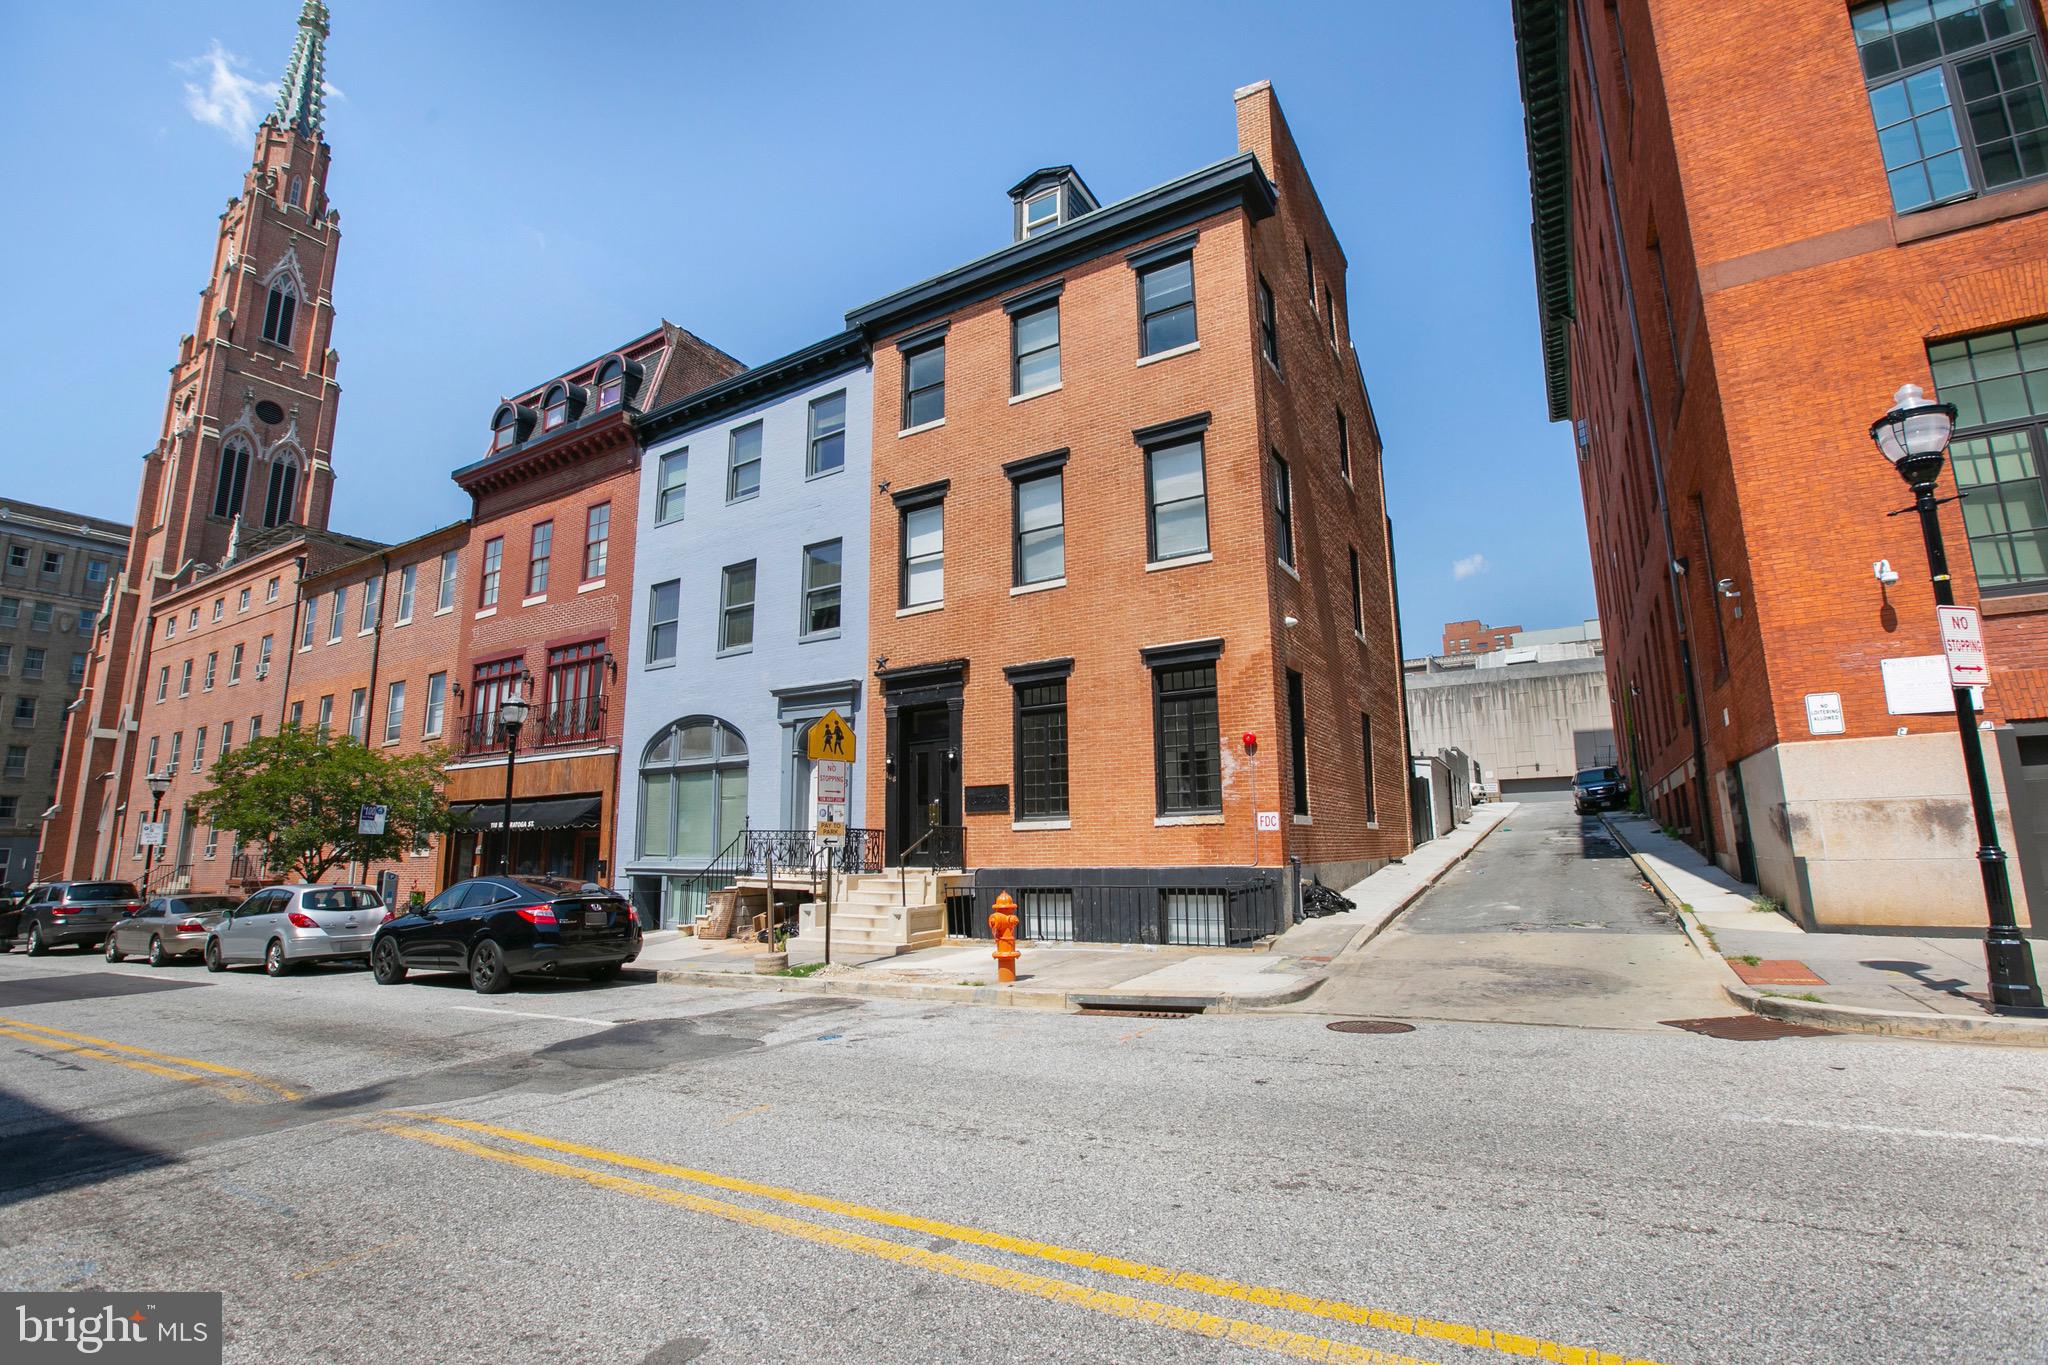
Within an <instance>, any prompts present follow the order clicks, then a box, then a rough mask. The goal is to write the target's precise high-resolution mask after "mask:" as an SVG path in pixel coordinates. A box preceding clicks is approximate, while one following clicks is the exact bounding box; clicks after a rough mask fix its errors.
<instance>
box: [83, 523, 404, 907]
mask: <svg viewBox="0 0 2048 1365" xmlns="http://www.w3.org/2000/svg"><path fill="white" fill-rule="evenodd" d="M375 548H377V547H376V546H375V543H374V542H371V541H366V540H360V539H357V538H356V537H353V536H342V535H336V534H334V533H333V532H329V531H316V530H311V529H309V528H307V527H303V526H280V527H275V528H272V529H270V530H266V531H256V532H251V533H248V534H247V535H244V536H242V537H239V538H238V539H237V543H236V546H235V553H234V557H233V559H232V560H231V561H230V562H229V563H228V564H227V565H226V566H224V567H221V568H217V569H214V568H212V567H211V566H208V567H209V568H210V569H211V571H210V572H208V573H207V574H206V575H205V576H203V577H200V578H198V579H197V581H195V582H192V583H188V584H186V585H185V586H184V587H182V588H179V589H177V590H175V591H171V592H166V593H162V594H161V595H159V596H158V597H157V598H156V599H155V600H154V601H153V602H152V604H151V608H152V609H151V613H150V616H149V618H148V620H149V622H150V639H149V641H148V642H147V648H146V652H145V653H144V654H143V657H144V658H146V659H147V660H148V661H149V665H150V672H149V673H148V675H147V676H146V677H145V678H144V679H142V680H141V688H140V696H139V697H138V699H137V700H138V705H137V708H136V713H135V715H136V719H135V725H134V728H133V731H132V733H133V736H134V738H133V741H132V744H133V765H132V769H131V771H130V773H129V774H128V777H127V781H126V783H125V785H123V786H122V787H121V788H120V789H119V794H118V803H117V807H116V808H117V809H118V810H122V811H125V812H126V819H125V820H124V821H123V822H122V826H121V834H120V836H119V839H118V842H116V841H113V840H109V841H108V842H107V843H105V844H104V845H103V846H102V847H100V848H98V849H96V850H88V851H89V852H91V853H92V854H93V857H92V858H91V861H90V864H89V865H90V866H91V867H92V869H93V870H92V874H91V875H95V876H118V877H126V878H129V879H132V880H140V878H141V876H142V872H143V864H144V861H145V859H144V856H143V848H142V846H141V845H140V843H138V842H137V839H138V836H139V834H140V831H139V829H138V826H139V824H140V823H141V822H142V821H143V820H144V819H146V818H147V817H148V815H149V812H150V810H151V809H152V802H151V793H150V790H149V786H148V779H149V776H150V774H151V773H162V774H164V775H165V776H167V777H168V778H170V785H169V787H168V788H167V789H166V791H165V793H164V797H163V802H162V815H163V819H164V823H165V827H166V828H165V842H164V847H163V848H162V849H160V850H159V851H158V852H157V854H156V855H155V856H154V858H153V859H150V860H149V861H150V863H151V872H150V877H151V884H152V886H153V887H157V888H167V889H187V888H189V889H191V890H195V891H225V890H230V889H233V888H236V887H239V886H244V885H247V884H249V883H251V882H253V881H255V880H258V879H259V876H258V870H257V869H254V868H252V867H250V866H248V865H247V864H243V865H240V866H238V865H237V859H236V855H237V853H238V851H239V850H237V849H236V847H235V844H234V835H233V834H232V833H229V832H227V831H221V830H214V829H210V828H208V827H206V826H204V825H203V824H201V823H200V821H199V819H198V817H197V815H196V814H195V813H194V812H193V810H192V809H191V801H192V798H193V797H194V796H196V795H198V794H199V793H200V792H201V791H203V790H205V789H206V787H207V786H208V785H209V783H208V782H207V779H206V773H207V771H208V770H209V769H211V768H212V766H213V763H214V760H216V759H217V758H219V757H220V756H221V754H223V753H225V752H227V751H228V750H229V749H231V748H234V747H236V746H238V745H242V744H246V743H248V742H249V741H250V740H251V739H253V738H256V737H257V736H259V735H266V734H275V733H276V732H277V730H278V729H279V727H281V726H282V725H284V724H285V722H286V721H287V720H288V719H289V717H290V710H289V707H288V705H287V697H288V689H289V684H290V678H291V668H292V654H293V650H294V646H295V642H296V641H297V640H298V638H299V635H300V628H301V623H302V622H303V621H304V620H305V616H306V601H305V598H304V597H303V595H302V593H301V586H302V584H303V582H304V581H305V580H306V579H307V578H308V577H309V576H318V575H320V574H322V573H324V572H326V571H327V570H329V569H331V568H333V567H334V566H336V565H339V564H344V563H348V562H350V561H352V560H354V559H355V558H356V557H357V556H358V555H361V554H362V553H363V552H364V551H365V550H374V549H375ZM73 714H74V716H75V715H76V714H77V713H76V712H74V713H73Z"/></svg>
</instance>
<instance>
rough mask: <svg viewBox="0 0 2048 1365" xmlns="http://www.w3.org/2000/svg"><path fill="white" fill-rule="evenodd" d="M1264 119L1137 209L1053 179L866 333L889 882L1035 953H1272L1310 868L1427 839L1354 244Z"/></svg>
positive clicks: (1252, 108) (1390, 852)
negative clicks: (1007, 932)
mask: <svg viewBox="0 0 2048 1365" xmlns="http://www.w3.org/2000/svg"><path fill="white" fill-rule="evenodd" d="M1236 108H1237V123H1238V147H1239V152H1238V154H1237V155H1235V156H1233V157H1231V158H1229V159H1228V160H1225V161H1221V162H1218V163H1216V164H1215V165H1213V166H1209V167H1206V168H1204V169H1202V170H1198V171H1195V172H1193V173H1191V174H1189V175H1186V176H1183V177H1181V178H1180V179H1178V180H1174V181H1171V182H1169V183H1167V184H1165V185H1162V186H1160V187H1158V188H1156V189H1153V190H1150V191H1147V192H1145V193H1143V194H1139V195H1135V196H1132V197H1131V198H1129V199H1125V200H1122V201H1120V202H1116V203H1111V204H1107V205H1099V204H1098V203H1097V201H1096V200H1095V197H1094V195H1093V194H1092V193H1090V192H1089V190H1088V188H1087V186H1086V184H1085V183H1084V182H1083V181H1082V180H1081V178H1080V177H1079V176H1078V175H1077V174H1076V173H1075V172H1074V170H1073V168H1072V167H1067V166H1057V167H1050V168H1047V169H1046V170H1043V171H1040V172H1038V173H1036V174H1034V175H1033V176H1030V177H1028V178H1027V179H1026V180H1024V181H1023V182H1021V183H1020V184H1018V185H1017V186H1015V187H1014V188H1013V189H1012V191H1011V197H1012V199H1013V200H1014V201H1015V205H1016V207H1015V211H1014V215H1013V221H1014V224H1015V236H1016V240H1015V241H1014V242H1013V243H1012V244H1011V245H1009V246H1007V247H1005V248H1003V249H1002V250H1000V251H997V252H995V253H993V254H992V255H989V256H985V257H982V258H981V259H979V260H976V261H972V262H970V263H968V264H966V265H964V266H961V267H959V268H957V269H954V270H950V271H948V272H946V273H945V274H942V275H939V276H937V277H935V278H933V279H931V280H928V281H926V282H924V283H922V284H919V285H915V286H913V287H911V288H909V289H906V290H902V291H900V292H898V293H896V294H893V295H890V296H889V297H887V298H884V299H881V300H879V301H877V302H875V303H873V304H870V305H867V306H866V307H863V308H859V309H856V310H854V311H853V312H852V313H850V314H849V315H848V318H847V321H848V324H849V325H850V326H854V327H859V328H861V329H863V330H864V331H865V332H866V333H867V334H868V335H869V336H870V338H871V340H872V345H873V354H874V386H875V395H876V399H875V413H874V424H875V425H874V475H875V478H876V480H877V489H876V492H875V495H874V500H873V517H872V521H871V527H870V537H871V542H870V543H871V545H872V546H873V554H874V557H875V561H876V563H875V569H874V572H873V574H872V576H871V583H872V588H871V592H872V598H871V603H870V609H869V617H870V626H869V632H870V647H871V651H872V652H873V653H874V654H875V655H876V656H877V659H876V677H877V680H878V682H879V691H880V700H881V702H882V707H881V708H880V709H881V712H882V715H881V717H880V719H881V721H882V723H881V725H879V726H871V727H870V732H869V734H868V736H867V737H866V739H865V744H866V749H865V757H866V760H867V761H866V762H865V763H864V766H863V776H864V778H865V780H866V781H867V783H868V788H867V809H868V811H869V812H870V818H871V820H872V819H874V818H875V817H876V816H879V817H880V820H881V822H882V823H883V824H885V826H886V841H887V847H888V856H889V858H890V860H891V861H892V862H893V861H895V860H897V859H899V858H901V857H903V856H904V854H905V852H906V851H907V850H908V851H911V852H912V856H913V858H915V859H917V860H920V861H921V860H922V858H923V857H933V856H935V857H936V858H937V859H938V860H940V861H941V862H942V863H946V864H947V865H953V864H956V863H958V862H962V861H964V862H965V863H966V864H967V865H969V866H972V867H975V868H977V869H979V876H978V885H979V888H980V891H981V893H982V895H983V896H984V897H985V898H987V897H993V895H994V893H995V892H996V891H997V890H1004V889H1007V890H1011V891H1013V892H1016V893H1019V895H1020V898H1021V899H1022V900H1023V901H1024V908H1025V912H1026V926H1025V931H1026V933H1027V934H1030V935H1031V936H1034V937H1063V936H1064V937H1076V938H1096V939H1101V938H1127V939H1147V940H1153V941H1158V940H1160V939H1162V938H1163V939H1167V940H1171V941H1211V942H1222V941H1242V940H1243V939H1245V938H1248V937H1252V936H1255V934H1256V933H1258V932H1266V931H1268V928H1269V927H1270V925H1271V924H1272V923H1273V920H1272V916H1274V915H1276V914H1277V915H1280V916H1284V914H1285V910H1286V898H1287V896H1288V895H1289V894H1290V893H1291V890H1292V885H1291V877H1290V875H1289V874H1288V872H1287V869H1288V868H1289V866H1290V860H1292V859H1298V860H1299V861H1300V863H1301V864H1302V865H1303V866H1304V868H1305V870H1306V871H1307V872H1308V873H1309V874H1310V875H1320V876H1321V877H1323V879H1324V880H1326V881H1329V882H1333V883H1335V884H1338V885H1345V884H1348V881H1350V880H1355V879H1356V878H1358V877H1361V876H1363V875H1365V874H1366V873H1368V872H1369V871H1371V870H1372V869H1374V868H1375V867H1377V866H1379V865H1380V864H1381V863H1383V862H1384V861H1385V860H1387V859H1388V858H1391V857H1396V856H1399V855H1401V854H1402V853H1405V852H1406V851H1407V850H1408V847H1409V834H1408V818H1407V790H1408V784H1407V779H1406V771H1407V757H1406V754H1405V753H1404V751H1403V741H1402V734H1403V730H1402V717H1401V704H1400V673H1399V670H1400V661H1399V655H1398V647H1397V646H1396V644H1395V631H1394V626H1393V616H1394V605H1393V598H1392V592H1391V586H1390V583H1391V575H1390V572H1389V552H1388V533H1387V523H1386V517H1385V508H1384V503H1383V497H1382V490H1381V481H1380V442H1379V435H1378V431H1377V428H1376V427H1375V424H1374V421H1373V414H1372V408H1371V404H1370V401H1369V400H1368V398H1367V396H1366V391H1365V387H1364V383H1363V380H1362V377H1361V375H1360V372H1359V369H1358V361H1357V356H1356V353H1355V352H1354V351H1353V349H1352V347H1351V342H1350V336H1349V331H1348V328H1347V326H1346V320H1347V319H1348V318H1349V316H1350V301H1349V298H1348V297H1347V294H1346V287H1345V286H1346V280H1345V270H1346V263H1345V259H1344V254H1343V250H1342V248H1341V247H1340V246H1339V244H1338V243H1337V240H1336V238H1335V236H1334V234H1333V233H1332V231H1331V228H1330V225H1329V222H1328V220H1327V218H1326V217H1325V216H1324V214H1323V211H1322V208H1321V206H1320V204H1319V203H1318V201H1317V199H1316V194H1315V189H1314V186H1313V185H1312V184H1311V182H1310V180H1309V178H1308V174H1307V171H1306V169H1305V168H1304V167H1303V165H1302V162H1301V158H1300V155H1299V153H1298V152H1297V151H1296V149H1295V146H1294V142H1293V138H1292V136H1291V135H1290V134H1289V132H1288V130H1287V125H1286V122H1285V120H1284V119H1283V118H1282V117H1281V114H1280V109H1279V105H1278V103H1277V101H1276V100H1275V99H1274V97H1273V93H1272V90H1271V88H1270V87H1269V86H1268V85H1266V84H1264V83H1261V84H1258V85H1254V86H1251V87H1248V88H1246V89H1244V90H1241V91H1239V92H1238V94H1237V102H1236ZM892 560H893V561H894V562H893V563H892V562H890V561H892ZM1248 737H1255V740H1256V743H1255V745H1254V744H1248V743H1247V742H1246V739H1247V738H1248ZM934 814H936V817H937V818H936V820H934V819H933V815H934ZM1261 816H1263V817H1264V818H1260V817H1261ZM934 826H936V827H937V829H936V832H934ZM921 839H922V840H924V841H925V842H924V844H923V845H922V846H920V843H919V841H920V840H921ZM963 844H964V847H962V845H963ZM920 847H921V849H922V851H921V853H920V852H919V850H920ZM1276 871H1277V872H1278V873H1279V875H1277V876H1276V875H1275V873H1276ZM1226 902H1227V904H1228V908H1227V910H1226V909H1225V908H1224V907H1225V904H1226ZM986 908H987V907H986V906H981V907H980V909H981V910H984V911H985V910H986ZM983 918H984V917H983V915H981V914H979V913H977V914H975V915H974V916H973V917H972V925H971V927H973V928H974V929H975V931H976V932H982V931H983V930H982V929H981V921H982V919H983ZM1226 918H1227V919H1228V921H1229V922H1228V925H1227V927H1226V925H1225V924H1224V923H1223V921H1224V920H1225V919H1226Z"/></svg>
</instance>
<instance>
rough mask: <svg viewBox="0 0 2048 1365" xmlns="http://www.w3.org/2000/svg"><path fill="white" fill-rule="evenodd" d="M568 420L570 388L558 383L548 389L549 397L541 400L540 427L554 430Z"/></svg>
mask: <svg viewBox="0 0 2048 1365" xmlns="http://www.w3.org/2000/svg"><path fill="white" fill-rule="evenodd" d="M568 420H569V390H568V389H566V388H564V387H563V386H562V385H560V384H557V385H555V386H554V387H553V388H551V389H549V390H548V395H547V397H546V398H545V399H543V400H542V401H541V406H540V429H541V430H542V431H553V430H554V429H555V428H556V427H558V426H560V425H562V423H564V422H566V421H568Z"/></svg>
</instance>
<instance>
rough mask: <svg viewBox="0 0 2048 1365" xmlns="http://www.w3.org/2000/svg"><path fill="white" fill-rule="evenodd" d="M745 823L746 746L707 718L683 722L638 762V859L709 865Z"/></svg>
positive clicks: (719, 723) (660, 737)
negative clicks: (685, 861)
mask: <svg viewBox="0 0 2048 1365" xmlns="http://www.w3.org/2000/svg"><path fill="white" fill-rule="evenodd" d="M746 823H747V742H746V740H744V739H742V738H741V737H740V732H739V731H737V730H735V729H733V728H732V727H731V726H729V725H727V724H725V722H723V721H719V720H713V719H711V718H710V717H708V716H694V717H690V718H688V719H685V720H679V721H677V722H676V723H675V724H673V725H670V726H668V727H667V728H666V729H664V730H662V731H661V733H659V734H657V735H656V736H655V737H654V739H653V740H652V741H651V742H650V743H649V744H648V746H647V750H646V752H645V753H644V754H642V756H641V759H640V856H641V857H643V858H676V859H682V860H689V861H695V860H703V861H706V862H708V861H709V860H710V859H712V858H713V857H715V856H717V854H718V853H719V851H720V850H722V849H723V848H724V847H725V846H726V844H727V843H728V842H730V841H731V839H732V837H733V836H734V835H735V834H738V833H739V832H740V831H741V830H742V829H744V828H745V827H746Z"/></svg>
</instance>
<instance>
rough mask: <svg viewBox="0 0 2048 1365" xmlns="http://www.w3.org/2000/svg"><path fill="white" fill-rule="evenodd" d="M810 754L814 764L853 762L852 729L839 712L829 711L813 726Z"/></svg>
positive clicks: (809, 747) (809, 746)
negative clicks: (840, 716)
mask: <svg viewBox="0 0 2048 1365" xmlns="http://www.w3.org/2000/svg"><path fill="white" fill-rule="evenodd" d="M808 752H809V754H810V757H811V759H812V761H813V762H821V763H833V762H837V763H851V762H853V757H854V754H853V729H852V727H851V726H849V725H848V724H847V723H846V722H845V721H844V720H841V719H840V718H839V713H838V712H837V711H827V712H826V713H825V714H824V715H823V716H821V717H819V718H818V720H817V721H816V723H814V724H813V725H812V726H811V736H810V742H809V745H808Z"/></svg>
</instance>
